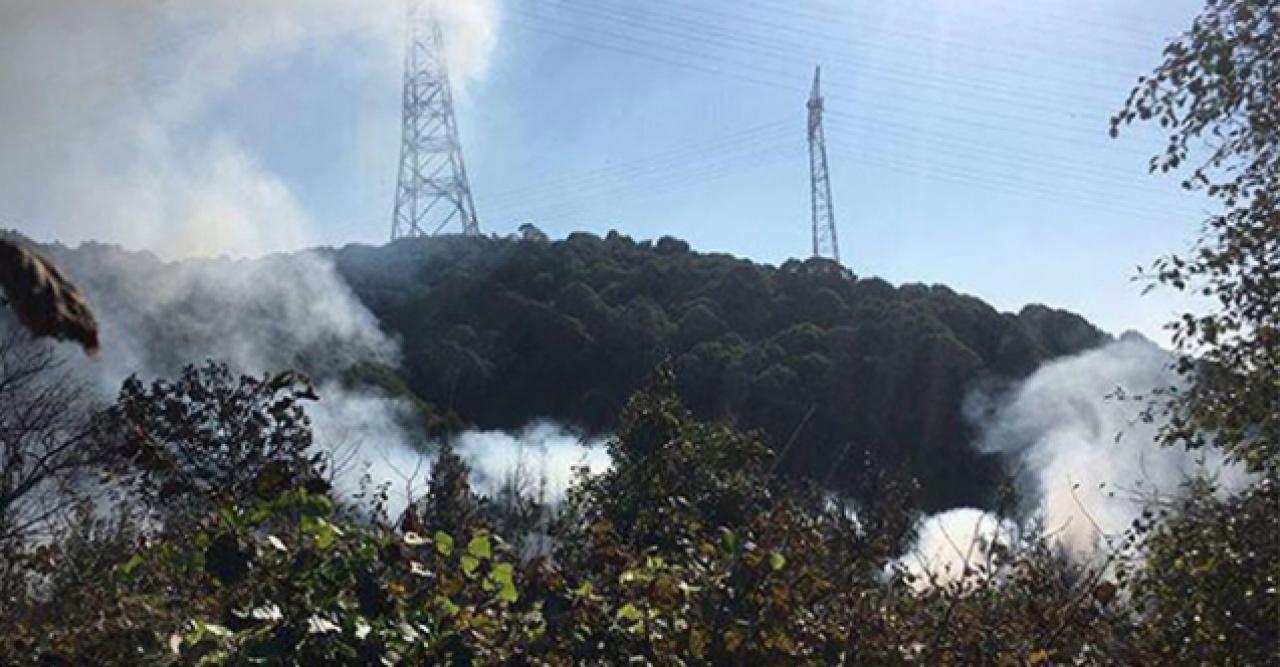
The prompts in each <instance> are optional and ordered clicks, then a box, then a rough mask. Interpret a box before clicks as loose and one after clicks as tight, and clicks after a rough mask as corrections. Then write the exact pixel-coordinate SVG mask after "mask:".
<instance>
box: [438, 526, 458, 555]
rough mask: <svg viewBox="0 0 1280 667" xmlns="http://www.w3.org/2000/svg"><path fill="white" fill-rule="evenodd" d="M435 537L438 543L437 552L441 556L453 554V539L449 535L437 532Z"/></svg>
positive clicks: (441, 531)
mask: <svg viewBox="0 0 1280 667" xmlns="http://www.w3.org/2000/svg"><path fill="white" fill-rule="evenodd" d="M433 537H434V540H435V543H436V551H438V552H439V553H440V555H441V556H448V555H449V554H452V553H453V538H452V537H450V536H449V533H446V532H444V531H443V530H437V531H436V534H435V535H434V536H433Z"/></svg>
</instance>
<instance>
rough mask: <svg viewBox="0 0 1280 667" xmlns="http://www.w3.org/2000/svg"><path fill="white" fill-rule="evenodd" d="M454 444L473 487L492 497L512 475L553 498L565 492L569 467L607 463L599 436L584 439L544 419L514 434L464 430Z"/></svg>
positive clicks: (570, 474) (592, 468)
mask: <svg viewBox="0 0 1280 667" xmlns="http://www.w3.org/2000/svg"><path fill="white" fill-rule="evenodd" d="M455 447H456V448H457V451H458V454H459V455H460V456H462V458H463V459H464V460H466V462H467V464H468V465H469V466H471V470H472V478H473V483H474V484H475V486H476V487H477V490H478V491H479V492H480V493H482V494H485V495H494V494H495V493H496V492H497V491H498V490H499V488H501V486H502V484H503V483H504V482H505V481H506V480H507V479H509V478H510V477H511V476H512V475H517V474H518V475H521V476H523V477H525V478H527V479H528V480H529V481H531V482H533V483H534V485H535V487H536V486H537V485H538V484H541V483H543V482H545V489H544V490H545V492H546V496H547V500H548V501H550V502H557V501H559V500H560V499H562V498H564V494H565V492H566V491H568V489H569V485H570V483H571V482H572V481H573V479H574V470H575V469H577V468H586V469H588V470H589V471H591V472H592V473H600V472H603V471H604V470H605V469H607V468H608V467H609V466H610V460H609V455H608V453H607V452H606V450H605V447H604V441H603V440H601V439H595V440H587V439H585V438H583V437H582V436H581V435H579V434H577V433H574V432H573V431H570V430H568V429H566V428H564V426H562V425H559V424H556V423H554V422H549V421H536V422H533V423H531V424H529V425H527V426H525V427H524V428H523V429H521V430H520V431H518V432H516V433H506V432H503V431H468V432H466V433H463V434H462V435H461V436H459V437H458V439H457V441H456V443H455ZM535 490H536V488H535Z"/></svg>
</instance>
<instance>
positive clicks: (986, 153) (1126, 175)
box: [828, 122, 1168, 194]
mask: <svg viewBox="0 0 1280 667" xmlns="http://www.w3.org/2000/svg"><path fill="white" fill-rule="evenodd" d="M834 128H835V130H836V131H830V132H829V133H828V136H830V137H835V138H837V139H846V138H847V137H848V136H849V131H848V130H845V129H843V128H841V127H840V125H839V124H838V123H837V124H836V125H835V126H834ZM853 131H854V132H857V133H859V134H864V135H866V136H871V137H874V136H876V134H877V133H881V132H884V133H887V134H891V135H896V136H897V137H898V138H902V139H908V140H912V141H918V142H919V143H921V144H923V145H925V146H928V147H929V148H936V147H938V146H946V147H949V148H953V149H956V154H957V155H960V156H962V157H964V158H966V159H968V158H972V157H978V158H982V157H986V158H991V159H993V160H996V161H999V162H1002V163H1005V164H1006V165H1010V166H1014V167H1018V168H1020V169H1032V170H1044V169H1046V168H1048V169H1052V170H1055V171H1057V172H1059V173H1066V174H1072V175H1073V176H1075V177H1080V176H1084V177H1085V178H1084V179H1083V180H1089V181H1092V182H1094V183H1096V184H1099V185H1104V186H1114V185H1117V179H1124V180H1122V181H1120V183H1119V184H1121V185H1123V186H1124V188H1125V189H1126V190H1132V189H1133V188H1138V189H1141V190H1145V191H1148V192H1150V193H1151V194H1168V190H1167V189H1164V188H1160V187H1158V186H1155V185H1148V184H1144V183H1130V182H1127V181H1128V180H1129V179H1133V180H1137V179H1138V178H1140V177H1145V176H1146V175H1147V174H1146V172H1138V171H1133V172H1130V171H1128V170H1117V171H1115V172H1114V173H1111V172H1107V171H1103V170H1100V169H1097V168H1096V167H1088V166H1084V165H1080V164H1076V163H1074V162H1072V161H1067V160H1060V159H1057V158H1053V157H1045V156H1044V155H1043V154H1037V155H1036V156H1027V155H1024V154H1021V153H1017V152H1013V151H1006V150H999V149H996V148H994V147H992V146H991V145H990V144H988V143H983V142H980V141H970V140H966V139H964V138H962V137H958V136H949V135H939V134H935V133H923V132H916V131H913V130H911V129H908V128H905V127H904V126H895V125H893V124H891V123H883V122H881V123H878V124H877V125H876V126H875V127H874V128H867V127H865V126H863V125H862V124H858V125H857V126H856V128H855V129H854V130H853ZM938 152H941V153H943V154H946V153H947V151H938ZM987 164H990V163H989V162H988V163H987Z"/></svg>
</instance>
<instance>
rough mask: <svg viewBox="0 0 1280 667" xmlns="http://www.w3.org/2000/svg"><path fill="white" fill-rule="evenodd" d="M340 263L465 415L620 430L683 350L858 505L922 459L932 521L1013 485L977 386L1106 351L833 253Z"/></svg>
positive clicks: (391, 254)
mask: <svg viewBox="0 0 1280 667" xmlns="http://www.w3.org/2000/svg"><path fill="white" fill-rule="evenodd" d="M333 257H334V259H335V260H336V263H337V266H338V269H339V271H340V273H341V274H342V275H343V276H344V278H345V279H346V281H347V282H348V283H349V284H350V285H351V286H352V288H353V289H354V290H355V292H356V294H357V295H358V296H359V297H360V299H361V300H362V301H363V302H364V303H365V305H367V306H368V307H369V308H370V309H371V310H372V311H373V312H374V314H376V315H377V317H378V319H379V320H380V321H381V323H382V325H383V327H384V328H386V329H387V330H389V331H390V332H394V333H395V334H397V335H398V336H399V337H400V338H401V342H402V345H403V349H404V361H403V373H404V378H405V380H406V381H407V384H408V386H409V387H410V388H411V389H412V390H413V392H414V393H416V394H417V395H418V396H420V397H421V398H423V399H425V400H427V401H429V402H430V403H432V404H434V405H436V406H438V407H439V408H441V409H442V410H445V411H452V412H454V413H456V414H457V415H458V416H459V417H461V418H462V419H463V420H464V421H466V422H471V423H475V424H479V425H481V426H484V427H503V428H512V427H518V426H520V425H522V424H523V423H525V422H527V421H528V420H530V419H534V418H539V417H550V418H553V419H557V420H562V421H567V422H571V423H573V424H576V425H579V426H582V427H584V428H586V429H589V430H591V431H607V430H610V429H613V428H614V427H615V425H616V424H615V417H616V415H617V406H619V405H621V404H622V403H623V402H624V401H625V400H626V397H627V396H628V395H629V394H630V393H631V392H633V391H634V390H635V389H636V388H637V387H638V385H639V383H640V381H641V379H642V378H643V377H644V376H645V375H646V374H647V373H648V372H649V371H651V370H652V369H653V368H654V367H655V366H656V365H657V364H658V363H659V362H660V361H661V360H662V359H664V358H667V357H670V359H671V360H672V363H673V367H674V369H675V372H676V378H677V382H678V384H679V389H680V394H681V397H682V399H683V400H684V402H685V403H686V404H687V405H688V406H689V407H690V408H691V409H692V411H693V412H694V414H695V415H697V416H699V417H700V418H704V419H717V418H721V417H730V418H732V419H734V420H735V422H736V424H737V425H739V426H741V427H744V428H760V429H763V430H764V432H765V433H766V435H767V437H768V439H769V440H770V441H771V442H772V443H773V446H774V447H775V448H778V449H780V450H781V449H782V447H783V445H784V444H785V443H787V442H791V443H792V446H791V447H790V448H789V449H786V450H785V460H784V461H783V466H784V468H786V469H790V470H792V471H796V472H803V473H805V474H808V475H810V476H814V477H816V478H817V479H818V480H819V481H821V482H825V483H827V484H829V485H835V486H838V487H840V488H844V489H846V490H850V491H855V492H856V491H857V484H858V479H859V477H860V475H859V471H860V470H861V469H862V466H863V463H864V461H865V460H866V458H867V456H868V455H869V456H871V457H872V459H873V460H874V461H875V462H876V463H877V464H886V465H891V466H895V467H900V466H905V469H903V470H904V471H907V472H910V474H912V475H914V476H916V477H918V478H919V479H920V481H921V484H922V492H923V500H924V502H925V504H926V505H927V506H929V507H932V508H937V507H947V506H956V505H964V504H981V503H984V502H985V501H986V499H987V495H986V494H987V493H988V492H989V491H990V489H991V488H992V486H993V484H992V482H993V481H995V480H996V479H997V476H998V475H997V467H996V463H995V462H994V461H993V460H983V459H981V458H980V457H979V456H978V455H976V454H975V453H974V452H973V450H972V449H971V448H970V447H969V446H968V444H969V440H970V438H972V437H973V433H972V430H971V428H970V427H969V425H968V424H966V421H965V419H964V416H963V414H962V404H963V402H964V397H965V395H966V392H967V391H968V390H970V389H973V388H975V387H977V386H986V387H988V388H993V389H998V388H999V386H1000V385H1001V384H1002V383H1005V382H1008V381H1009V380H1013V379H1017V378H1021V377H1023V376H1025V375H1027V374H1029V373H1030V372H1031V371H1032V370H1034V369H1035V368H1036V367H1037V366H1039V365H1040V364H1041V363H1042V362H1043V361H1045V360H1046V359H1050V358H1054V357H1057V356H1060V355H1066V354H1072V353H1076V352H1079V351H1081V350H1084V349H1087V348H1089V347H1092V346H1096V345H1098V344H1100V343H1102V342H1104V341H1105V340H1107V338H1108V337H1107V336H1106V335H1105V334H1103V333H1102V332H1100V331H1099V330H1098V329H1096V328H1095V327H1093V326H1092V325H1091V324H1089V323H1088V322H1087V321H1085V320H1084V319H1083V318H1081V317H1079V316H1077V315H1074V314H1072V313H1068V312H1065V311H1060V310H1054V309H1051V308H1047V307H1044V306H1039V305H1033V306H1027V307H1026V308H1024V309H1023V310H1022V311H1021V312H1020V313H1018V314H1016V315H1014V314H1009V313H1000V312H998V311H996V310H995V309H994V308H992V307H991V306H989V305H988V304H986V303H984V302H983V301H982V300H980V299H978V298H975V297H972V296H968V295H963V294H957V293H956V292H954V291H952V290H950V289H948V288H947V287H945V286H942V285H933V286H927V285H920V284H910V285H903V286H901V287H894V286H893V285H890V284H889V283H887V282H885V281H883V280H880V279H877V278H857V277H855V276H854V275H853V274H852V273H850V272H849V271H848V270H846V269H844V268H843V267H840V266H838V265H836V264H834V263H831V262H828V261H826V260H808V261H805V262H800V261H789V262H787V263H785V264H783V265H782V266H781V267H772V266H767V265H761V264H755V263H753V262H750V261H747V260H742V259H738V258H735V257H731V256H728V255H723V254H703V253H697V252H693V251H691V250H690V248H689V246H688V245H687V244H686V243H684V242H683V241H680V240H677V239H673V238H669V237H664V238H662V239H660V240H659V241H658V242H657V243H651V242H635V241H633V240H632V239H630V238H628V237H626V236H622V235H619V234H617V233H610V234H609V235H608V236H607V237H606V238H603V239H602V238H600V237H598V236H595V235H593V234H586V233H578V234H572V235H570V236H569V237H568V238H567V239H565V240H563V241H555V242H548V241H542V240H511V239H495V238H463V237H442V238H435V239H422V240H401V241H398V242H396V243H393V244H391V245H389V246H385V247H366V246H347V247H345V248H343V249H341V250H337V251H334V252H333Z"/></svg>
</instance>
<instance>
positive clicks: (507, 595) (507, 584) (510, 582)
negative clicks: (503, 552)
mask: <svg viewBox="0 0 1280 667" xmlns="http://www.w3.org/2000/svg"><path fill="white" fill-rule="evenodd" d="M489 577H490V578H491V579H493V580H494V581H495V582H497V584H498V599H500V600H502V601H504V602H506V603H508V604H513V603H515V601H516V600H517V599H519V597H520V595H519V593H517V592H516V582H515V568H513V567H512V566H511V563H498V564H497V565H494V566H493V571H492V572H490V573H489Z"/></svg>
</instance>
